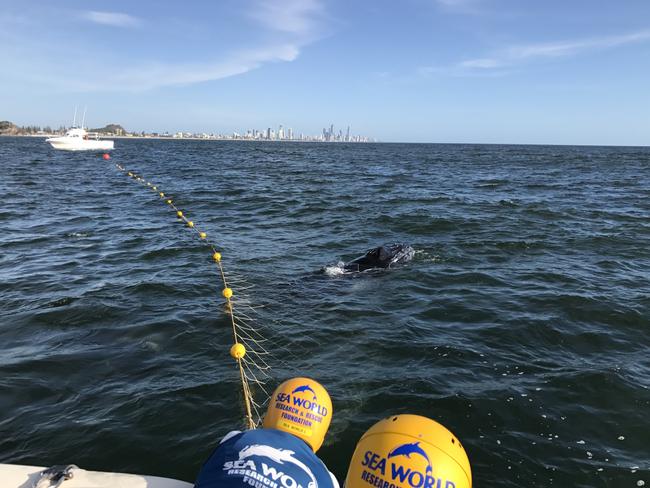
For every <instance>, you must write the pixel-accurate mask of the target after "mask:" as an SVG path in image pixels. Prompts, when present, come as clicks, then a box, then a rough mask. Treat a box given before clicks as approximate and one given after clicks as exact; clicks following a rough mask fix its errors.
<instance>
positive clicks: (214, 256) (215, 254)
mask: <svg viewBox="0 0 650 488" xmlns="http://www.w3.org/2000/svg"><path fill="white" fill-rule="evenodd" d="M212 259H214V260H215V261H216V262H217V263H218V262H219V261H221V253H220V252H215V253H214V254H213V255H212Z"/></svg>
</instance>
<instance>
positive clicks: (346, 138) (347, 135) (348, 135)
mask: <svg viewBox="0 0 650 488" xmlns="http://www.w3.org/2000/svg"><path fill="white" fill-rule="evenodd" d="M345 142H350V126H349V125H348V130H347V132H346V133H345Z"/></svg>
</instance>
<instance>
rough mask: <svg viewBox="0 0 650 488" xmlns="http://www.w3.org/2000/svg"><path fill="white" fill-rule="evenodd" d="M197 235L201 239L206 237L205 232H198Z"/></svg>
mask: <svg viewBox="0 0 650 488" xmlns="http://www.w3.org/2000/svg"><path fill="white" fill-rule="evenodd" d="M199 237H200V238H201V239H205V238H206V237H208V234H206V233H205V232H199Z"/></svg>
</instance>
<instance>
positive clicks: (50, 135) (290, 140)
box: [0, 134, 650, 148]
mask: <svg viewBox="0 0 650 488" xmlns="http://www.w3.org/2000/svg"><path fill="white" fill-rule="evenodd" d="M60 135H61V134H0V139H1V138H3V137H32V138H39V137H40V138H43V139H45V138H47V137H58V136H60ZM104 139H137V140H154V141H208V142H209V141H213V142H274V143H276V142H277V143H282V142H297V143H305V144H335V145H336V144H436V145H441V146H444V145H447V146H454V145H457V146H460V145H464V146H553V147H635V148H638V147H641V148H650V144H645V145H643V144H553V143H542V142H528V143H526V142H412V141H411V142H400V141H372V142H351V141H350V142H343V141H341V142H339V141H310V140H300V139H279V140H278V139H230V138H219V139H217V138H211V139H206V138H204V137H163V136H144V137H143V136H105V137H104Z"/></svg>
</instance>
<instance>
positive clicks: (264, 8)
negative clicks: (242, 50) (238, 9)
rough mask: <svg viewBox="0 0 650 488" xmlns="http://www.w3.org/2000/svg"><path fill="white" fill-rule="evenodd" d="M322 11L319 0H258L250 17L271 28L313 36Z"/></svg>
mask: <svg viewBox="0 0 650 488" xmlns="http://www.w3.org/2000/svg"><path fill="white" fill-rule="evenodd" d="M322 13H323V6H322V5H321V3H320V2H319V1H318V0H270V1H262V2H258V3H257V4H256V5H255V6H254V7H253V9H252V10H251V12H250V17H251V18H253V19H254V20H256V21H257V22H259V23H261V24H262V25H264V26H265V27H267V28H269V29H271V30H276V31H280V32H287V33H291V34H296V35H300V36H311V35H312V34H314V31H315V30H316V29H317V19H318V17H319V16H320V15H322Z"/></svg>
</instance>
